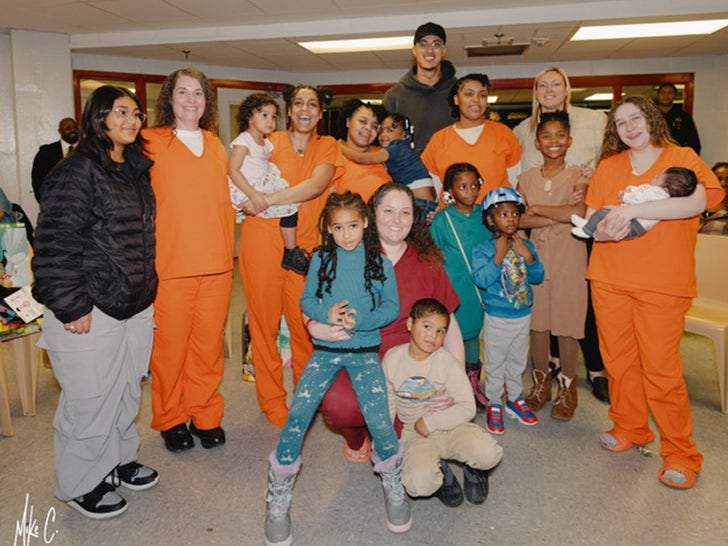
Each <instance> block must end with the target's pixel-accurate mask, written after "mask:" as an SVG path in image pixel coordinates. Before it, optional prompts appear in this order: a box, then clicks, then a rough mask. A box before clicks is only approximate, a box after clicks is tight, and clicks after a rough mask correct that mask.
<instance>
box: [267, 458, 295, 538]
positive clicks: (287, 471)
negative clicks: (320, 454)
mask: <svg viewBox="0 0 728 546" xmlns="http://www.w3.org/2000/svg"><path fill="white" fill-rule="evenodd" d="M268 460H269V461H270V470H269V471H268V490H267V491H266V495H265V502H266V509H265V545H266V546H290V544H291V543H292V542H293V536H292V534H291V515H290V509H291V499H292V498H293V495H292V491H293V483H294V482H295V481H296V476H297V475H298V471H299V470H300V469H301V457H298V459H296V460H295V462H294V463H293V464H291V465H282V464H280V463H279V462H278V460H277V459H276V452H275V451H273V452H272V453H271V454H270V455H269V456H268Z"/></svg>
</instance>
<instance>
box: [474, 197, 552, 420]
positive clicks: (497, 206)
mask: <svg viewBox="0 0 728 546" xmlns="http://www.w3.org/2000/svg"><path fill="white" fill-rule="evenodd" d="M482 210H483V213H482V214H483V224H485V227H487V228H488V229H489V230H490V231H491V232H492V233H493V236H492V237H490V238H489V239H485V240H484V241H483V242H481V243H480V244H479V245H478V246H476V247H475V249H474V250H473V260H472V261H473V281H474V282H475V284H476V285H477V286H479V287H480V288H482V289H483V290H485V297H484V302H485V319H484V324H483V346H484V347H485V377H486V379H485V395H486V397H487V399H488V406H487V409H486V412H487V416H486V428H487V429H488V431H489V432H491V433H492V434H503V432H505V425H504V424H503V403H502V399H503V386H504V385H505V387H506V389H505V392H506V395H505V398H506V408H505V411H506V413H508V415H510V416H511V417H513V418H514V419H518V421H520V422H521V423H523V424H524V425H529V426H532V425H535V424H536V423H538V419H537V417H536V416H535V415H534V414H533V412H532V411H531V410H530V409H529V407H528V406H527V405H526V403H525V402H524V400H523V398H522V397H521V393H522V391H523V384H522V383H521V375H522V374H523V372H524V370H525V369H526V359H527V357H528V343H529V334H530V328H531V305H532V304H533V291H532V290H531V284H538V283H541V282H543V279H544V269H543V265H542V264H541V261H540V260H539V259H538V255H537V254H536V250H535V249H534V247H533V245H532V244H531V241H528V240H527V239H524V238H521V236H520V235H519V234H518V226H519V224H520V219H521V214H523V213H524V212H525V210H526V204H525V203H524V201H523V198H522V197H521V196H520V195H519V194H518V192H517V191H516V190H514V189H513V188H511V187H500V188H495V189H494V190H491V191H490V192H488V193H487V194H486V196H485V198H484V199H483V205H482Z"/></svg>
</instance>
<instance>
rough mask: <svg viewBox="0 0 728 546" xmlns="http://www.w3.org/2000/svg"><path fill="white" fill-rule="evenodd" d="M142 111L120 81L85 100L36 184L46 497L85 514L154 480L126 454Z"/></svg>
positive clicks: (117, 506)
mask: <svg viewBox="0 0 728 546" xmlns="http://www.w3.org/2000/svg"><path fill="white" fill-rule="evenodd" d="M141 108H142V107H141V104H140V103H139V100H138V99H137V98H136V96H134V94H133V93H132V92H131V91H128V90H127V89H124V88H122V87H113V86H110V85H104V86H101V87H99V88H98V89H96V90H95V91H94V92H93V93H92V94H91V96H90V97H89V98H88V100H87V102H86V106H85V107H84V111H83V118H82V127H83V130H82V134H81V139H80V142H79V147H78V150H77V151H76V152H75V153H74V154H73V155H72V156H70V157H69V158H68V160H66V161H64V162H63V163H62V164H61V165H59V166H58V168H56V169H54V170H53V172H52V173H51V174H50V175H49V176H48V178H47V179H46V180H45V182H44V186H43V190H44V191H43V198H42V201H41V209H40V216H39V217H38V228H37V230H36V233H37V236H36V240H35V255H34V257H33V262H32V266H33V273H34V275H35V285H34V288H33V295H34V296H35V298H36V299H37V300H38V301H39V302H41V303H43V304H44V305H45V307H46V309H45V313H44V318H43V332H42V335H41V338H40V341H39V343H38V346H39V347H42V348H44V349H46V350H47V351H48V356H49V357H50V360H51V363H52V364H53V373H54V374H55V376H56V379H57V380H58V383H59V384H60V386H61V396H60V399H59V401H58V410H57V411H56V416H55V419H54V420H53V427H54V429H55V441H54V444H55V445H54V455H55V468H56V496H57V497H58V498H59V499H61V500H62V501H65V502H66V503H68V505H69V506H70V507H72V508H74V509H75V510H78V511H79V512H80V513H81V514H83V515H84V516H87V517H89V518H92V519H106V518H111V517H114V516H117V515H119V514H121V513H122V512H124V511H125V510H126V508H127V503H126V500H125V499H124V498H123V497H122V496H121V495H119V494H118V493H117V492H116V488H117V487H119V486H120V485H121V486H123V487H125V488H127V489H130V490H133V491H141V490H144V489H149V488H150V487H153V486H154V485H156V484H157V482H158V481H159V474H158V473H157V471H156V470H153V469H152V468H149V467H148V466H145V465H142V464H140V463H138V462H137V452H138V451H139V433H138V432H137V430H136V426H135V425H134V420H135V419H136V417H137V413H138V412H139V402H140V398H141V389H140V386H139V385H140V382H141V380H142V377H144V376H145V375H146V374H147V370H148V369H149V355H150V353H151V350H152V329H153V326H154V322H153V306H152V303H153V301H154V296H155V294H156V292H157V282H158V281H157V273H156V271H155V269H154V260H155V235H154V217H155V200H154V194H153V192H152V188H151V185H150V183H149V176H148V170H149V167H150V166H151V165H152V162H151V161H150V160H149V159H148V158H147V157H146V156H145V155H144V154H143V153H142V147H143V145H144V139H143V138H141V136H140V134H139V131H140V129H141V127H142V123H143V122H144V119H145V118H146V114H144V113H143V112H142V109H141Z"/></svg>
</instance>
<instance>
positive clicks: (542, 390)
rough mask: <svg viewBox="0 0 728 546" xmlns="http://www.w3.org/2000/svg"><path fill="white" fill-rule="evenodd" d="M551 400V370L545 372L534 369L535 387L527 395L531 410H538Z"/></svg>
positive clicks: (527, 402)
mask: <svg viewBox="0 0 728 546" xmlns="http://www.w3.org/2000/svg"><path fill="white" fill-rule="evenodd" d="M550 400H551V372H550V371H549V372H548V373H544V372H542V371H541V370H533V387H531V392H530V393H528V396H526V404H527V405H528V407H529V408H531V411H538V410H540V409H541V408H542V407H543V405H544V404H545V403H546V402H548V401H550Z"/></svg>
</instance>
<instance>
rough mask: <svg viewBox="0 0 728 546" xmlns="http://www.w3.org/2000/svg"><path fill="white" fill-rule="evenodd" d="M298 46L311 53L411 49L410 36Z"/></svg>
mask: <svg viewBox="0 0 728 546" xmlns="http://www.w3.org/2000/svg"><path fill="white" fill-rule="evenodd" d="M298 45H300V46H301V47H304V48H306V49H308V50H309V51H311V52H312V53H316V54H320V53H354V52H359V51H389V50H395V49H412V45H413V44H412V35H409V36H391V37H389V38H358V39H356V40H324V41H318V42H298Z"/></svg>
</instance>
